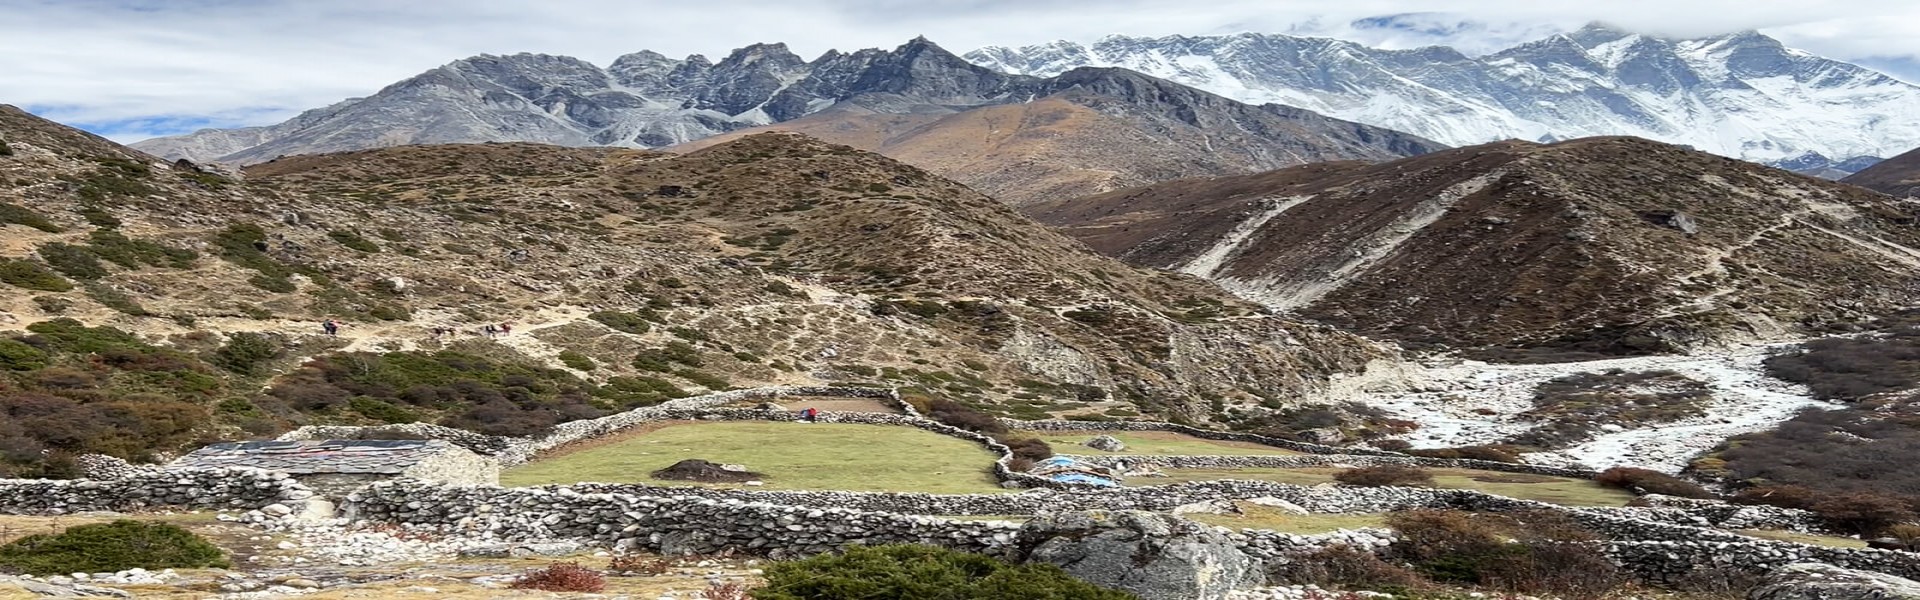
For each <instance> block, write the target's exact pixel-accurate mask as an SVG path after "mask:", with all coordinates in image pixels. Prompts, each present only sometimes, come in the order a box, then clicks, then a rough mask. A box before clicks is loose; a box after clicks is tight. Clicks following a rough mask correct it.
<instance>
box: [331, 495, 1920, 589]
mask: <svg viewBox="0 0 1920 600" xmlns="http://www.w3.org/2000/svg"><path fill="white" fill-rule="evenodd" d="M680 492H688V493H680ZM1259 496H1267V497H1273V498H1278V499H1281V500H1286V501H1288V502H1290V503H1293V504H1295V505H1296V506H1299V507H1302V508H1304V509H1306V510H1308V511H1310V512H1316V513H1319V512H1386V511H1393V510H1405V509H1411V508H1453V509H1461V510H1474V511H1486V512H1506V511H1515V510H1544V511H1553V512H1559V513H1562V514H1566V515H1568V516H1569V517H1570V518H1572V519H1574V520H1575V521H1577V522H1579V523H1581V524H1582V525H1584V526H1586V527H1587V528H1589V529H1591V530H1593V531H1594V532H1596V533H1598V534H1600V535H1602V536H1603V537H1605V538H1606V541H1603V542H1600V544H1602V545H1603V547H1604V549H1605V551H1606V552H1607V553H1608V554H1609V556H1611V557H1613V558H1614V559H1615V560H1616V561H1617V562H1619V563H1620V564H1621V565H1622V566H1623V567H1624V568H1626V569H1627V570H1629V571H1632V572H1634V573H1636V574H1639V575H1641V576H1643V577H1647V578H1650V579H1656V580H1659V579H1665V578H1671V577H1675V576H1679V575H1682V574H1685V573H1687V572H1690V571H1693V570H1697V569H1706V568H1727V569H1736V570H1745V571H1752V572H1760V571H1765V570H1768V569H1771V568H1773V567H1777V566H1780V565H1784V564H1788V563H1792V562H1803V561H1817V562H1825V563H1829V564H1834V565H1839V566H1843V567H1848V568H1855V569H1862V570H1869V571H1876V572H1881V573H1887V574H1891V575H1897V576H1901V577H1920V554H1914V553H1906V552H1895V551H1888V550H1869V549H1849V548H1825V547H1818V546H1809V545H1805V544H1795V543H1789V542H1780V541H1770V540H1761V539H1755V538H1750V537H1746V536H1742V535H1738V534H1734V533H1731V532H1727V531H1719V530H1714V529H1708V528H1702V527H1692V526H1684V525H1673V524H1667V523H1657V522H1652V521H1647V520H1644V519H1640V518H1637V517H1635V516H1634V514H1635V513H1634V512H1631V511H1627V510H1624V509H1615V508H1579V509H1569V508H1565V507H1560V506H1555V505H1551V504H1545V503H1540V502H1533V501H1527V500H1516V499H1512V498H1505V497H1501V496H1493V495H1490V494H1485V493H1481V492H1475V491H1470V490H1429V489H1417V488H1323V487H1303V486H1294V485H1287V484H1280V483H1270V482H1204V483H1193V484H1182V485H1177V486H1167V487H1164V488H1129V489H1125V490H1117V491H1071V492H1060V491H1050V490H1030V491H1028V492H1023V493H1018V494H968V495H932V494H891V493H856V492H763V491H751V492H741V491H731V490H709V489H681V488H671V489H667V488H656V487H649V486H612V485H591V484H583V485H576V486H564V487H547V488H517V489H502V488H493V487H478V488H475V487H457V486H444V485H438V484H429V483H423V482H417V481H400V482H393V483H383V484H378V485H375V486H373V487H370V488H367V489H364V490H361V491H359V492H356V493H355V494H353V495H351V496H349V497H348V502H347V504H346V505H345V507H344V508H345V509H346V511H347V514H348V515H349V517H351V518H356V519H364V520H371V521H384V522H394V523H401V524H407V525H413V526H429V527H433V528H437V529H440V530H443V531H446V532H449V533H463V534H467V535H479V536H482V537H490V538H494V539H499V540H502V541H535V540H552V539H571V540H578V541H585V542H592V543H597V544H602V545H606V546H608V547H612V548H618V549H644V550H649V551H657V552H666V553H670V554H674V553H712V552H718V551H723V550H731V551H736V552H745V553H749V554H760V555H768V556H773V557H794V556H804V555H809V554H816V553H820V552H827V551H831V550H833V549H837V548H844V547H846V546H850V545H860V544H884V543H920V544H933V545H939V546H945V547H949V548H954V549H958V550H964V551H968V552H980V553H985V554H991V555H1002V554H1003V553H1004V552H1005V551H1006V549H1007V548H1008V544H1009V543H1010V542H1011V540H1013V539H1014V537H1015V533H1016V532H1017V531H1018V530H1019V526H1018V525H1016V524H1013V523H1007V522H993V521H954V520H949V519H945V518H940V517H930V516H909V515H907V514H901V513H903V512H915V513H920V514H944V515H958V514H1006V515H1037V514H1045V513H1048V512H1057V511H1072V510H1163V511H1164V510H1169V509H1171V508H1172V507H1173V506H1178V505H1181V504H1187V503H1190V502H1196V501H1201V500H1207V499H1220V498H1250V497H1259ZM808 504H811V505H808ZM829 504H831V506H823V505H829ZM1666 510H1681V511H1684V509H1666ZM1230 539H1232V540H1233V542H1234V543H1235V545H1236V546H1238V547H1239V548H1240V549H1241V550H1242V551H1244V552H1246V553H1248V554H1250V555H1252V556H1254V557H1256V558H1261V559H1263V560H1268V561H1286V560H1290V557H1292V556H1297V555H1300V554H1304V553H1308V552H1311V551H1314V550H1317V549H1320V548H1324V547H1327V546H1330V545H1336V544H1339V545H1348V546H1353V547H1356V548H1360V549H1370V550H1376V551H1377V550H1380V549H1382V548H1384V547H1385V546H1386V545H1388V544H1389V543H1391V541H1392V540H1393V534H1392V533H1391V532H1387V531H1382V530H1354V531H1340V532H1333V533H1329V534H1321V535H1294V534H1285V533H1279V532H1273V531H1260V530H1253V531H1243V532H1238V533H1235V534H1232V535H1231V536H1230Z"/></svg>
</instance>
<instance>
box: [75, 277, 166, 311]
mask: <svg viewBox="0 0 1920 600" xmlns="http://www.w3.org/2000/svg"><path fill="white" fill-rule="evenodd" d="M86 287H87V297H89V298H93V301H94V302H99V303H100V304H101V305H103V306H106V307H107V308H111V309H114V310H117V311H120V312H122V313H125V314H129V315H133V316H136V317H145V316H149V315H152V314H153V313H150V312H147V309H146V307H144V306H140V303H139V302H138V301H135V300H134V299H133V297H131V296H128V295H126V294H123V293H120V290H116V289H113V288H110V287H107V286H105V285H102V284H99V283H88V284H87V286H86Z"/></svg>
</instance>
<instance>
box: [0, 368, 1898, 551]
mask: <svg viewBox="0 0 1920 600" xmlns="http://www.w3.org/2000/svg"><path fill="white" fill-rule="evenodd" d="M781 395H806V396H832V395H840V396H855V397H863V398H876V399H881V400H883V401H886V402H888V403H890V404H893V405H894V406H896V407H898V408H899V409H900V410H901V412H902V413H904V414H876V413H825V414H822V415H821V419H822V420H825V421H830V422H843V423H869V424H877V425H894V426H906V427H917V428H920V429H924V430H928V431H932V432H936V433H941V434H944V435H952V436H956V437H961V438H964V439H969V440H973V441H975V442H978V443H980V444H982V445H983V446H984V447H986V448H988V449H990V450H992V451H994V452H996V453H997V454H999V455H1000V456H1001V458H1000V460H999V461H998V462H997V463H996V468H995V470H996V474H997V475H999V476H1000V477H1002V479H1003V480H1006V481H1010V482H1012V483H1013V484H1015V485H1024V486H1028V487H1033V488H1036V489H1028V490H1025V491H1022V492H1018V493H1004V494H954V495H942V494H918V493H886V492H838V491H766V490H734V489H719V488H699V487H663V486H652V485H645V484H594V483H583V484H576V485H570V486H545V487H538V488H501V487H498V486H491V485H460V484H457V483H449V482H445V481H441V482H429V481H422V480H416V479H399V480H393V481H385V482H379V483H375V484H373V485H370V486H366V487H362V488H360V489H358V490H356V491H353V492H351V493H348V494H345V495H344V496H343V497H342V499H343V500H344V501H343V502H342V504H341V506H340V507H339V508H340V511H341V514H342V515H343V516H344V517H345V518H346V519H347V520H348V522H362V523H366V522H377V523H392V524H399V525H403V526H408V527H412V528H417V529H430V530H435V531H439V532H442V533H446V534H453V535H459V536H463V537H465V538H468V539H477V540H481V541H499V542H514V543H533V542H548V541H570V542H585V543H590V544H594V545H599V546H604V547H609V548H614V549H622V550H649V551H656V552H664V553H669V554H684V553H696V554H705V553H714V552H720V551H734V552H743V553H748V554H756V555H764V556H771V557H795V556H805V555H810V554H817V553H821V552H830V551H833V550H835V549H839V548H844V547H847V546H850V545H857V544H885V543H918V544H932V545H938V546H944V547H948V548H954V549H958V550H963V551H969V552H980V553H984V554H989V555H995V556H1010V555H1011V554H1012V553H1016V552H1018V551H1019V542H1018V540H1020V539H1021V538H1020V535H1021V532H1022V531H1023V529H1022V527H1023V526H1022V525H1021V524H1019V523H1014V522H1009V521H979V520H954V519H950V518H945V517H937V516H927V515H1009V516H1022V517H1038V516H1044V515H1057V514H1061V513H1068V512H1084V511H1105V512H1115V511H1138V510H1147V511H1172V510H1173V509H1175V508H1176V507H1181V506H1186V505H1192V504H1195V503H1201V502H1219V501H1222V500H1249V499H1260V498H1271V499H1275V500H1280V501H1284V502H1286V503H1289V504H1292V505H1294V506H1297V507H1300V508H1301V509H1303V510H1306V511H1308V512H1311V513H1381V512H1391V511H1398V510H1407V509H1415V508H1444V509H1460V510H1471V511H1482V512H1506V511H1517V510H1543V511H1556V512H1560V513H1562V514H1565V515H1568V516H1569V517H1571V518H1573V519H1574V520H1576V521H1578V522H1580V523H1581V524H1583V525H1585V526H1586V527H1587V528H1589V529H1591V530H1593V531H1594V532H1596V533H1598V534H1599V535H1601V536H1602V537H1603V538H1604V541H1602V542H1597V543H1600V544H1603V545H1604V546H1605V550H1606V552H1607V553H1608V555H1609V556H1611V557H1612V558H1614V560H1615V561H1617V562H1619V563H1620V564H1621V565H1623V566H1624V567H1625V568H1627V569H1629V570H1631V571H1633V572H1635V573H1638V574H1640V575H1641V576H1643V577H1646V578H1649V579H1656V580H1659V579H1669V578H1673V577H1678V576H1682V575H1684V574H1686V573H1688V572H1691V571H1694V570H1697V569H1703V568H1726V569H1736V570H1746V571H1751V572H1764V571H1767V570H1770V569H1773V568H1775V567H1780V566H1784V565H1787V564H1793V563H1804V562H1809V561H1812V562H1820V563H1826V564H1831V565H1837V566H1840V567H1846V568H1851V569H1859V570H1864V571H1871V572H1877V573H1885V574H1890V575H1896V576H1900V577H1908V578H1915V577H1920V554H1914V553H1907V552H1898V551H1891V550H1875V549H1845V548H1826V547H1816V546H1809V545H1805V544H1796V543H1790V542H1780V541H1771V540H1762V539H1757V538H1753V537H1748V536H1744V535H1740V534H1737V533H1733V532H1731V531H1728V529H1740V528H1764V529H1789V530H1799V531H1811V530H1815V529H1817V527H1818V525H1819V523H1818V520H1817V519H1815V518H1814V516H1813V515H1812V514H1810V513H1807V512H1806V511H1795V510H1788V509H1778V508H1771V507H1751V506H1735V505H1729V504H1726V503H1722V502H1714V501H1698V500H1686V499H1678V498H1667V497H1659V496H1653V497H1647V498H1646V502H1644V504H1648V505H1649V506H1645V507H1621V508H1610V507H1597V508H1567V507H1562V506H1557V505H1551V504H1546V503H1541V502H1534V501H1528V500H1518V499H1513V498H1506V497H1502V496H1494V495H1491V494H1486V493H1483V492H1478V491H1472V490H1447V489H1427V488H1395V487H1344V486H1313V487H1306V486H1298V485H1289V484H1282V483H1275V482H1265V481H1208V482H1191V483H1182V484H1174V485H1166V486H1156V487H1125V488H1117V489H1091V488H1076V487H1071V486H1059V485H1047V484H1050V483H1051V482H1047V481H1045V480H1040V478H1037V477H1033V476H1031V475H1026V474H1024V473H1016V472H1013V471H1012V470H1011V469H1009V468H1007V461H1008V460H1009V459H1010V457H1011V453H1010V452H1009V451H1008V449H1007V448H1006V447H1005V446H1002V445H1000V444H999V443H998V442H996V441H994V440H993V439H992V438H990V437H988V436H985V435H981V434H977V433H974V432H970V431H964V430H960V429H957V428H953V427H950V426H947V425H944V424H941V423H937V422H934V421H932V420H930V419H926V418H924V417H921V416H920V415H918V414H917V413H915V412H914V411H913V408H912V407H911V406H907V405H906V404H904V403H902V402H900V400H899V398H898V396H897V395H895V394H894V392H893V391H892V390H886V389H875V388H817V387H794V388H760V389H754V390H739V391H733V392H723V393H720V394H712V395H708V396H701V397H697V398H687V399H682V400H678V401H674V402H670V403H666V404H662V405H659V406H654V407H648V408H643V409H637V410H634V411H629V412H626V413H621V414H617V415H612V416H609V417H605V418H601V419H594V420H592V421H582V422H577V423H569V424H565V425H562V426H560V427H559V428H556V430H555V431H554V432H553V433H552V434H549V435H547V436H542V437H540V438H537V439H507V438H489V437H487V436H473V435H465V432H458V430H447V429H446V428H438V427H434V426H422V425H413V426H399V427H404V428H406V429H401V430H404V431H410V432H414V433H417V434H419V435H423V436H428V437H435V438H436V439H447V440H448V441H450V442H454V443H456V444H459V445H461V446H463V447H468V448H476V447H479V448H490V449H495V450H496V451H495V456H496V457H497V459H498V460H500V462H503V463H506V464H515V462H524V461H526V460H528V459H530V458H531V457H533V456H535V455H537V454H538V453H539V452H540V451H543V450H546V449H551V448H555V447H559V446H562V445H565V444H569V443H573V442H577V441H580V440H586V439H591V438H594V437H597V436H601V435H607V434H610V433H613V432H616V431H619V430H621V429H624V428H626V427H630V426H633V425H636V424H640V423H645V422H648V421H653V420H660V419H675V420H681V419H704V420H748V419H752V420H791V419H793V418H794V415H792V414H790V413H788V412H786V411H780V410H767V409H745V408H722V407H723V406H725V405H728V404H733V403H738V402H741V401H743V400H751V399H756V398H770V397H774V396H781ZM1046 423H1048V424H1045V425H1042V424H1038V423H1035V422H1011V423H1009V424H1010V425H1012V426H1015V427H1020V428H1025V429H1048V428H1050V427H1051V428H1054V430H1071V429H1063V428H1066V427H1084V428H1085V430H1094V429H1104V430H1111V429H1127V428H1130V427H1139V428H1141V430H1157V431H1175V432H1178V433H1185V434H1188V435H1195V436H1196V437H1203V438H1208V439H1226V440H1234V441H1252V442H1255V443H1269V442H1272V443H1270V444H1269V445H1273V446H1276V447H1283V448H1290V449H1295V450H1301V451H1303V452H1309V454H1305V455H1300V456H1257V457H1234V456H1225V457H1192V456H1168V457H1153V456H1099V457H1081V458H1083V459H1085V460H1090V461H1131V462H1132V464H1142V463H1147V464H1155V465H1161V466H1175V467H1179V466H1195V467H1211V468H1219V467H1254V466H1261V467H1272V466H1288V467H1301V466H1331V465H1356V466H1357V465H1370V464H1407V465H1414V466H1425V467H1463V468H1483V466H1482V465H1480V464H1478V462H1479V461H1450V460H1439V459H1424V458H1416V457H1408V456H1404V455H1398V454H1395V453H1391V452H1380V451H1361V452H1353V453H1346V452H1348V449H1337V448H1332V447H1325V446H1315V445H1311V444H1298V443H1294V442H1287V441H1285V440H1272V439H1271V438H1261V436H1246V435H1243V434H1219V435H1214V434H1215V433H1217V432H1207V431H1205V430H1197V429H1192V428H1185V427H1183V426H1177V425H1168V424H1139V425H1124V424H1120V423H1097V424H1092V423H1090V424H1085V425H1079V424H1054V423H1052V422H1046ZM356 433H358V432H357V431H350V430H342V429H338V428H307V429H304V430H302V431H301V432H296V434H290V435H291V436H295V437H298V436H315V437H346V436H348V435H349V434H356ZM1256 438H1260V439H1256ZM456 440H458V441H456ZM1336 450H1337V451H1338V452H1335V451H1336ZM1493 464H1501V465H1504V464H1502V463H1493ZM1504 466H1506V467H1512V468H1514V469H1521V468H1524V469H1528V470H1526V471H1522V472H1528V473H1536V474H1543V475H1561V476H1578V475H1581V474H1590V473H1584V472H1579V471H1568V470H1565V469H1553V468H1548V467H1532V466H1526V465H1504ZM89 468H90V470H91V471H93V472H96V473H99V474H101V475H104V476H112V477H113V478H110V479H99V480H78V481H48V480H0V513H17V514H68V513H73V512H81V511H103V510H104V511H137V510H152V509H218V510H232V511H254V512H250V513H249V514H265V515H269V516H272V517H280V516H287V515H297V514H299V513H301V512H302V507H303V506H304V505H305V504H306V503H308V502H319V501H320V500H319V499H318V498H317V497H316V495H315V492H314V490H312V489H310V488H309V487H308V486H305V485H302V484H300V483H299V482H297V481H295V480H294V479H292V478H291V477H289V476H288V475H286V474H283V473H273V472H267V471H260V470H256V469H247V468H223V469H197V470H173V471H161V470H156V469H151V468H141V467H134V466H132V465H126V464H124V463H113V462H112V461H102V462H101V464H98V465H91V466H90V467H89ZM1036 480H1037V481H1036ZM1035 522H1049V521H1048V520H1047V519H1035ZM1223 535H1224V536H1225V537H1224V538H1223V539H1225V540H1228V541H1229V542H1230V543H1231V544H1232V546H1233V547H1234V548H1235V549H1237V550H1238V551H1239V552H1241V553H1244V554H1245V555H1246V556H1248V557H1251V558H1253V559H1256V560H1259V561H1262V562H1267V563H1274V562H1286V561H1290V560H1293V559H1294V557H1297V556H1300V555H1302V554H1305V553H1308V552H1311V551H1313V550H1316V549H1319V548H1324V547H1327V546H1331V545H1345V546H1351V547H1355V548H1361V549H1370V550H1376V551H1377V550H1379V549H1381V548H1384V547H1386V546H1388V545H1389V544H1391V543H1392V541H1393V539H1394V537H1393V534H1392V533H1391V532H1389V531H1385V530H1377V529H1363V530H1352V531H1339V532H1334V533H1328V534H1322V535H1294V534H1286V533H1279V532H1273V531H1261V530H1249V531H1240V532H1232V533H1226V534H1223Z"/></svg>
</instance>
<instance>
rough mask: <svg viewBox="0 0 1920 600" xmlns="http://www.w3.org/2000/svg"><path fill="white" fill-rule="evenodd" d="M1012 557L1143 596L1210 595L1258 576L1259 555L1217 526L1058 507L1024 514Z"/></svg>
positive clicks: (1189, 599) (1159, 599)
mask: <svg viewBox="0 0 1920 600" xmlns="http://www.w3.org/2000/svg"><path fill="white" fill-rule="evenodd" d="M1015 544H1016V548H1017V550H1016V551H1015V557H1016V558H1018V559H1020V560H1024V561H1027V562H1038V563H1047V564H1052V565H1058V566H1059V567H1060V568H1062V569H1065V570H1066V571H1067V572H1068V573H1071V574H1073V576H1075V577H1078V578H1080V579H1084V580H1086V581H1088V582H1091V583H1093V584H1095V585H1100V586H1105V587H1110V588H1115V589H1121V590H1126V591H1128V592H1132V593H1134V594H1135V595H1138V596H1140V597H1141V598H1143V599H1145V600H1195V599H1199V600H1212V599H1219V598H1225V597H1227V593H1228V592H1231V591H1233V590H1234V589H1235V588H1239V587H1245V586H1253V585H1259V584H1260V583H1262V581H1263V577H1264V576H1263V575H1262V569H1261V565H1260V562H1259V561H1257V560H1255V559H1253V558H1252V557H1249V556H1247V554H1246V553H1244V552H1241V551H1240V549H1239V548H1237V547H1236V546H1235V544H1234V542H1233V540H1232V539H1230V538H1228V537H1227V536H1226V535H1225V534H1224V533H1222V532H1220V531H1219V530H1216V529H1214V528H1213V527H1209V526H1207V525H1202V524H1200V523H1195V522H1193V521H1188V520H1186V519H1181V518H1178V517H1169V516H1166V515H1161V514H1156V513H1150V512H1145V511H1115V512H1073V513H1056V514H1049V515H1043V516H1040V517H1037V518H1035V519H1033V520H1030V521H1027V523H1026V525H1025V526H1024V527H1021V528H1020V533H1019V535H1018V536H1017V537H1016V538H1015Z"/></svg>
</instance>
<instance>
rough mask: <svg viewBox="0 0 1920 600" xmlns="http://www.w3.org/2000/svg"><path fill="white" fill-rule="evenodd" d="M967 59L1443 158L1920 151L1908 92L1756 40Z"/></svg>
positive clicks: (1311, 41)
mask: <svg viewBox="0 0 1920 600" xmlns="http://www.w3.org/2000/svg"><path fill="white" fill-rule="evenodd" d="M966 56H967V58H968V59H969V60H972V61H974V62H976V63H979V64H981V65H985V66H988V67H991V68H994V69H997V70H1001V71H1005V72H1009V73H1018V74H1026V75H1036V76H1045V75H1052V74H1057V73H1063V72H1066V71H1068V70H1071V69H1075V68H1080V67H1087V66H1101V67H1119V68H1125V69H1131V70H1135V71H1139V72H1142V73H1146V74H1149V75H1153V76H1156V77H1161V78H1164V79H1168V80H1171V81H1175V82H1179V83H1183V84H1186V85H1190V86H1193V87H1197V88H1200V89H1204V90H1208V91H1212V92H1214V93H1218V94H1221V95H1225V96H1228V97H1232V98H1235V99H1239V100H1241V101H1245V102H1253V103H1265V102H1277V103H1280V104H1286V105H1289V106H1298V107H1301V108H1304V109H1307V110H1311V111H1314V112H1318V113H1321V114H1325V115H1328V116H1332V117H1336V118H1340V119H1346V120H1350V121H1356V122H1360V123H1366V124H1369V125H1376V126H1380V127H1386V128H1389V129H1395V130H1399V131H1405V132H1409V133H1412V134H1415V135H1419V136H1422V137H1426V138H1429V139H1433V140H1438V141H1440V142H1442V143H1446V144H1450V145H1455V146H1465V145H1471V144H1478V143H1484V142H1491V141H1498V140H1505V139H1521V140H1530V141H1540V142H1550V141H1554V140H1562V139H1572V138H1578V137H1588V136H1604V135H1632V136H1638V137H1645V138H1649V139H1654V140H1659V141H1663V142H1668V143H1674V144H1681V145H1687V146H1691V147H1693V148H1695V149H1698V150H1703V151H1707V152H1712V153H1715V154H1720V155H1722V156H1731V157H1736V158H1741V159H1745V160H1751V161H1755V162H1761V163H1769V164H1778V165H1780V166H1783V167H1786V168H1795V169H1804V170H1806V171H1809V172H1819V173H1825V174H1828V175H1834V174H1840V173H1844V172H1846V171H1847V169H1857V168H1859V167H1862V166H1864V165H1865V164H1869V163H1871V162H1873V161H1874V160H1876V159H1878V158H1884V157H1887V156H1892V155H1894V154H1897V153H1899V152H1904V151H1906V150H1908V149H1910V148H1913V147H1915V146H1920V87H1916V86H1914V85H1910V84H1907V83H1904V82H1901V81H1899V80H1896V79H1894V78H1892V77H1888V76H1886V75H1884V74H1881V73H1878V72H1875V71H1872V70H1869V69H1866V68H1863V67H1859V66H1856V65H1852V64H1849V63H1845V62H1840V61H1835V60H1829V59H1825V58H1821V57H1818V56H1814V55H1812V54H1808V53H1806V52H1802V51H1799V50H1795V49H1791V48H1787V47H1786V46H1784V45H1782V44H1781V43H1780V42H1779V41H1777V40H1774V39H1773V38H1770V37H1767V36H1765V35H1761V34H1759V33H1755V32H1743V33H1736V34H1729V35H1722V36H1715V37H1709V38H1701V39H1665V38H1660V37H1655V36H1649V35H1639V34H1633V33H1629V32H1626V31H1621V30H1618V29H1613V28H1609V27H1605V26H1601V25H1591V26H1588V27H1586V28H1584V29H1581V30H1579V31H1575V32H1572V33H1567V34H1561V35H1554V36H1551V37H1548V38H1545V39H1542V40H1538V41H1535V42H1531V43H1527V44H1522V45H1519V46H1516V47H1513V48H1509V49H1506V50H1502V51H1499V52H1495V53H1492V54H1488V55H1484V56H1468V55H1466V54H1463V53H1461V52H1458V51H1455V50H1453V49H1450V48H1444V47H1427V48H1419V49H1413V50H1382V49H1377V48H1370V47H1367V46H1364V45H1361V44H1358V43H1353V42H1347V41H1341V40H1334V39H1325V38H1307V37H1294V36H1288V35H1268V34H1254V33H1245V34H1237V35H1222V36H1197V37H1190V36H1170V37H1162V38H1144V37H1127V36H1110V37H1107V38H1105V39H1101V40H1099V41H1098V42H1095V43H1093V44H1091V45H1083V44H1078V43H1073V42H1065V41H1062V42H1054V43H1050V44H1043V45H1036V46H1028V47H1024V48H1001V47H989V48H983V49H980V50H977V51H974V52H971V53H968V54H967V55H966Z"/></svg>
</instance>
